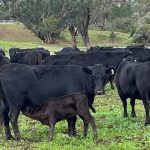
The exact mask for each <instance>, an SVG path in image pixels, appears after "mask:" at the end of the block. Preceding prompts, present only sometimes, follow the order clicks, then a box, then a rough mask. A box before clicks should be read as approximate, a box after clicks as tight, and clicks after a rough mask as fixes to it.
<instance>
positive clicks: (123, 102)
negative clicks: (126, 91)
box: [121, 99, 128, 117]
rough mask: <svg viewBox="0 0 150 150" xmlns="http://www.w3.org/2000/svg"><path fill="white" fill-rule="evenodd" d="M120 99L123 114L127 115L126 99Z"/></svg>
mask: <svg viewBox="0 0 150 150" xmlns="http://www.w3.org/2000/svg"><path fill="white" fill-rule="evenodd" d="M121 100H122V106H123V111H124V112H123V116H124V117H128V112H127V100H126V99H121Z"/></svg>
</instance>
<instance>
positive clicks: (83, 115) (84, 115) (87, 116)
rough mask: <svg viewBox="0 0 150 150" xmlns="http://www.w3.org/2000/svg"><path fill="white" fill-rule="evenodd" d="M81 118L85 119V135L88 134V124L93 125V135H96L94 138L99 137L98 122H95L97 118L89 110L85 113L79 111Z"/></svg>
mask: <svg viewBox="0 0 150 150" xmlns="http://www.w3.org/2000/svg"><path fill="white" fill-rule="evenodd" d="M79 116H80V118H81V119H82V120H83V122H84V132H83V136H84V137H86V136H87V132H88V124H90V125H91V127H92V130H93V135H94V138H93V139H94V140H96V139H97V128H96V124H95V119H94V117H92V116H91V114H90V112H89V110H88V111H87V112H85V113H83V112H81V113H79Z"/></svg>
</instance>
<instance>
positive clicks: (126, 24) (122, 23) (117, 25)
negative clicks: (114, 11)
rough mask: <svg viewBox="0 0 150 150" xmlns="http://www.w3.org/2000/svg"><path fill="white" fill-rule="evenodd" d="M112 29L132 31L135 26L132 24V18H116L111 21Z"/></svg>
mask: <svg viewBox="0 0 150 150" xmlns="http://www.w3.org/2000/svg"><path fill="white" fill-rule="evenodd" d="M111 26H112V29H113V30H115V31H121V32H127V33H129V32H132V30H133V29H134V28H135V27H134V24H133V20H132V19H130V18H117V19H115V20H114V21H112V25H111Z"/></svg>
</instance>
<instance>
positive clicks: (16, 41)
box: [0, 23, 132, 52]
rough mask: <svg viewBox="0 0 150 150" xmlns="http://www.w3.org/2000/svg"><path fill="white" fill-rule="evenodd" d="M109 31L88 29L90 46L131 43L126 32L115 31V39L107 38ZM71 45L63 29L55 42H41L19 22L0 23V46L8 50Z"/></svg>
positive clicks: (69, 37) (79, 40)
mask: <svg viewBox="0 0 150 150" xmlns="http://www.w3.org/2000/svg"><path fill="white" fill-rule="evenodd" d="M110 33H111V32H110V31H93V30H89V38H90V43H91V46H95V45H100V46H116V47H118V46H126V45H129V44H131V43H132V38H131V37H130V35H129V34H128V33H121V32H115V34H116V39H115V40H113V41H111V40H110V39H109V35H110ZM67 46H70V47H71V46H72V44H71V36H70V33H69V32H68V31H67V30H65V31H64V32H63V33H62V34H61V35H60V39H58V40H57V43H56V44H45V43H42V42H41V41H40V40H39V39H38V38H37V37H35V35H34V34H33V33H31V31H29V30H28V29H26V28H25V27H24V26H23V25H22V24H21V23H19V24H16V23H14V24H0V48H2V49H4V50H5V51H6V52H8V50H9V48H11V47H19V48H33V47H44V48H46V49H48V50H49V51H50V52H53V51H58V50H59V49H60V48H62V47H67ZM77 46H78V47H79V48H81V49H82V48H84V45H83V41H82V39H81V36H80V34H78V36H77Z"/></svg>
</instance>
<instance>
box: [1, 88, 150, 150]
mask: <svg viewBox="0 0 150 150" xmlns="http://www.w3.org/2000/svg"><path fill="white" fill-rule="evenodd" d="M128 102H129V101H128ZM94 106H95V108H96V113H95V114H93V113H92V115H93V116H94V117H95V119H96V124H97V129H98V140H97V141H96V142H95V141H93V139H92V138H93V136H92V131H91V127H90V128H89V132H88V136H87V138H82V131H83V122H82V121H81V119H78V121H77V125H76V128H77V132H78V134H79V136H77V137H68V135H67V122H66V121H62V122H59V123H57V125H56V129H55V136H54V140H53V141H52V142H49V141H48V139H47V137H48V134H49V130H48V127H47V126H44V125H42V124H40V123H39V122H36V121H34V120H31V119H29V118H27V117H25V116H23V115H20V117H19V127H20V131H21V134H22V136H23V138H24V140H22V141H21V142H17V141H5V140H4V136H3V137H2V138H1V139H0V149H5V150H23V149H35V150H49V149H52V150H59V149H61V150H88V149H89V150H91V149H92V150H149V149H150V126H144V120H145V113H144V108H143V104H142V102H141V101H139V100H137V101H136V113H137V118H132V117H129V118H123V116H122V105H121V101H120V99H119V97H118V94H117V91H116V90H114V91H113V90H111V89H110V87H109V86H107V87H106V95H103V96H97V97H96V98H95V101H94ZM128 111H129V114H130V111H131V108H130V106H129V107H128Z"/></svg>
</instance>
